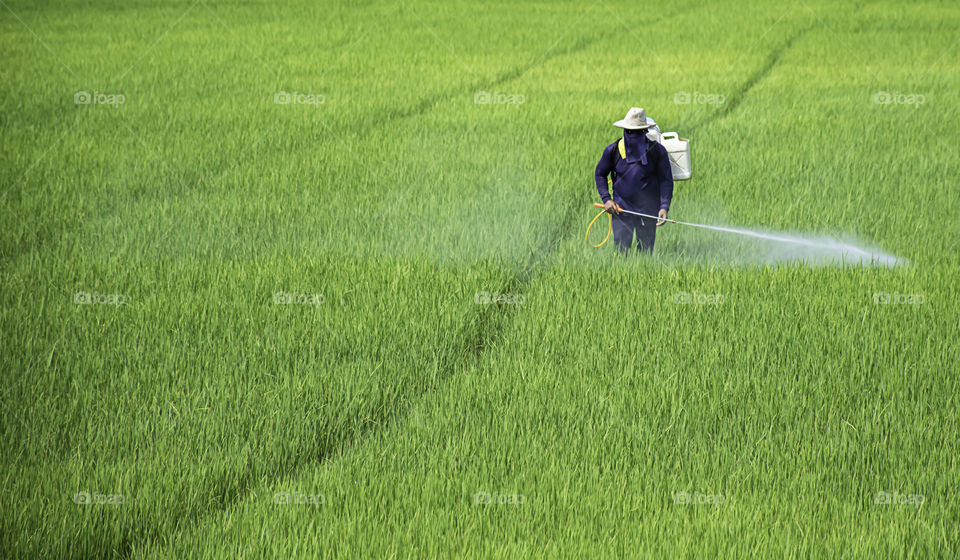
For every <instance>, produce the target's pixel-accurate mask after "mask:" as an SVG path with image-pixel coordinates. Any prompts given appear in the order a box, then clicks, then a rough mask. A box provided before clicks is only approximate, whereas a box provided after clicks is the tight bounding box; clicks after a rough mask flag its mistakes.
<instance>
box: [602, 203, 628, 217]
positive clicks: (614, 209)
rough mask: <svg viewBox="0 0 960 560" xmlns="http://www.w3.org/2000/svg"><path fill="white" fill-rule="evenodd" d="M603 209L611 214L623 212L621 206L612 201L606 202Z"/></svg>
mask: <svg viewBox="0 0 960 560" xmlns="http://www.w3.org/2000/svg"><path fill="white" fill-rule="evenodd" d="M603 209H604V210H606V211H607V212H609V213H610V214H619V213H620V212H623V208H620V205H619V204H617V203H616V202H614V201H612V200H608V201H606V202H605V203H604V204H603Z"/></svg>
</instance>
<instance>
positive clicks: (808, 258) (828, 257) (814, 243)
mask: <svg viewBox="0 0 960 560" xmlns="http://www.w3.org/2000/svg"><path fill="white" fill-rule="evenodd" d="M671 228H677V229H679V228H684V230H685V231H684V232H682V233H677V234H676V235H677V244H678V246H679V249H680V251H681V252H682V253H683V254H684V255H685V256H691V257H694V258H704V259H706V260H711V261H718V260H719V261H728V262H734V263H748V264H777V263H787V262H796V261H800V262H805V263H808V264H813V265H821V266H824V265H833V264H852V265H865V266H881V267H893V266H897V265H906V264H909V262H908V261H907V260H905V259H901V258H899V257H897V256H895V255H891V254H889V253H887V252H884V251H882V250H880V249H877V248H874V247H870V246H868V245H865V244H863V243H862V242H860V241H858V240H854V239H839V238H835V237H831V236H826V235H822V234H806V233H788V232H779V231H762V230H749V229H742V228H734V227H728V226H718V225H707V224H697V223H690V222H684V223H683V224H680V225H673V226H671ZM693 228H696V229H693ZM674 231H677V230H676V229H675V230H674ZM662 237H666V236H661V235H658V240H659V239H660V238H662Z"/></svg>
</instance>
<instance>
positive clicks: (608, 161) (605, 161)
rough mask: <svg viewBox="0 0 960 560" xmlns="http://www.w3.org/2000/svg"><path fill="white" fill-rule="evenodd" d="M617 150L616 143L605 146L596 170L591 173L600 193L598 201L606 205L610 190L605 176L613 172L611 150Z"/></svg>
mask: <svg viewBox="0 0 960 560" xmlns="http://www.w3.org/2000/svg"><path fill="white" fill-rule="evenodd" d="M616 148H617V145H616V143H614V144H611V145H610V146H607V147H606V148H604V150H603V155H601V156H600V161H599V162H597V169H596V171H594V172H593V175H594V179H595V180H596V181H597V192H599V193H600V200H602V201H603V202H604V204H606V203H607V202H609V201H610V189H609V188H608V187H607V175H610V173H611V172H612V171H613V150H615V149H616Z"/></svg>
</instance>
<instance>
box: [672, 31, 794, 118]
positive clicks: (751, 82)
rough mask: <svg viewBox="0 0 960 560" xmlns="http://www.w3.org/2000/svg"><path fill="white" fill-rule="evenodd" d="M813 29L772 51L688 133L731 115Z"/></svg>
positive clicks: (790, 38)
mask: <svg viewBox="0 0 960 560" xmlns="http://www.w3.org/2000/svg"><path fill="white" fill-rule="evenodd" d="M811 29H813V25H812V24H810V25H808V26H807V27H805V28H803V29H800V30H799V31H797V32H795V33H794V34H793V35H791V36H790V37H789V38H788V39H787V40H786V41H784V42H783V43H782V44H781V45H779V46H778V47H776V48H774V49H773V50H772V51H770V54H769V55H768V56H767V59H766V61H765V62H764V64H763V66H761V67H760V68H759V69H758V70H757V71H756V72H754V73H753V74H751V75H750V76H749V77H747V80H746V81H745V82H744V83H743V85H741V86H740V87H739V88H738V89H737V90H736V91H735V92H734V93H733V94H731V95H730V98H729V100H727V102H726V103H724V104H723V105H721V107H720V110H718V111H717V112H715V113H713V114H711V115H710V116H708V117H707V118H705V119H704V120H702V121H700V122H698V123H696V124H694V125H693V126H690V127H689V128H688V129H687V131H688V132H687V133H688V134H693V133H694V132H695V131H696V130H698V129H700V128H703V127H705V126H707V125H709V124H710V123H712V122H714V121H717V120H720V119H722V118H724V117H726V116H727V115H729V114H730V113H732V112H733V111H734V110H736V108H737V107H738V106H739V105H740V103H741V102H743V100H744V99H745V98H746V97H747V95H749V94H750V91H751V90H753V88H754V87H755V86H756V85H757V84H758V83H759V82H760V81H761V80H763V79H764V78H766V77H767V76H769V75H770V72H772V71H773V69H774V67H776V66H777V64H779V63H780V59H781V57H782V56H783V54H784V53H785V52H787V51H788V50H789V49H790V48H791V47H792V46H793V44H794V43H795V42H796V41H797V40H799V39H800V38H802V37H803V36H804V35H806V34H807V33H808V32H809V31H810V30H811Z"/></svg>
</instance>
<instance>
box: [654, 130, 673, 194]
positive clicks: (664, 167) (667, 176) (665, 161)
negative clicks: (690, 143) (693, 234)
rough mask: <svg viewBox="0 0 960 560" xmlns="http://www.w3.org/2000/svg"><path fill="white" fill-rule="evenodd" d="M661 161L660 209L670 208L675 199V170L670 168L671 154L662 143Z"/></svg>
mask: <svg viewBox="0 0 960 560" xmlns="http://www.w3.org/2000/svg"><path fill="white" fill-rule="evenodd" d="M658 151H659V152H660V161H658V162H657V180H658V181H659V182H660V209H661V210H670V201H671V200H673V170H672V169H671V168H670V155H669V154H668V153H667V149H666V148H664V147H663V146H662V145H660V149H659V150H658Z"/></svg>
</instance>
